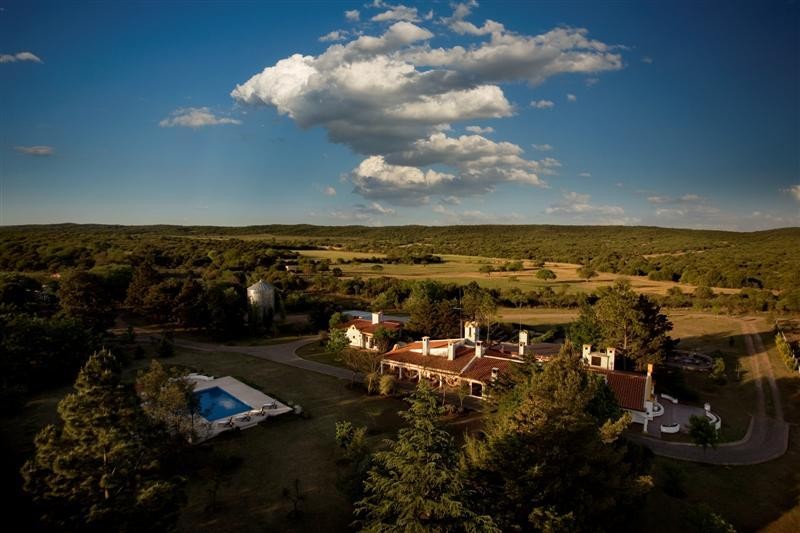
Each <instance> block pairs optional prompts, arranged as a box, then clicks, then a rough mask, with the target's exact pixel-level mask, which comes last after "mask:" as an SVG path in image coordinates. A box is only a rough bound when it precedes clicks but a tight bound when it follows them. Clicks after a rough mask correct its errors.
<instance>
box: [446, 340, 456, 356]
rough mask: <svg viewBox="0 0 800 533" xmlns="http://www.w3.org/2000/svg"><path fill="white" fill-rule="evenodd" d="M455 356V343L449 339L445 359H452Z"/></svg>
mask: <svg viewBox="0 0 800 533" xmlns="http://www.w3.org/2000/svg"><path fill="white" fill-rule="evenodd" d="M455 358H456V343H454V342H453V341H449V342H448V343H447V360H448V361H452V360H453V359H455Z"/></svg>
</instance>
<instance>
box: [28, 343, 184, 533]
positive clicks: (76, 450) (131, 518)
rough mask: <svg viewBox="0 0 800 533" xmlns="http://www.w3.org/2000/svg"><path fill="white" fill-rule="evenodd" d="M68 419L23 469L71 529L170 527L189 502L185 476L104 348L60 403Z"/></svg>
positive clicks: (39, 496) (56, 520) (46, 434)
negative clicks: (172, 472)
mask: <svg viewBox="0 0 800 533" xmlns="http://www.w3.org/2000/svg"><path fill="white" fill-rule="evenodd" d="M58 414H59V417H60V418H61V423H60V424H59V425H58V426H54V425H49V426H46V427H45V428H44V429H42V430H41V431H40V432H39V434H38V435H37V436H36V440H35V446H36V451H35V453H34V456H33V458H31V459H30V460H28V461H27V462H26V463H25V465H24V466H23V468H22V476H23V478H24V481H25V483H24V489H25V491H26V492H28V493H30V494H31V495H33V498H34V500H35V501H36V502H38V503H41V504H43V506H44V507H45V509H46V515H45V518H46V520H47V521H49V522H52V523H53V524H54V525H58V526H59V527H62V528H65V529H67V530H78V529H88V530H96V531H141V530H143V529H150V530H164V529H169V528H170V527H171V526H172V525H174V524H175V522H176V520H177V515H178V510H179V508H180V506H181V504H182V503H183V501H184V499H185V496H184V493H183V488H182V487H183V481H182V480H180V479H179V478H170V477H168V476H167V475H166V474H165V471H164V469H163V468H162V466H161V461H160V459H161V457H160V455H161V454H160V450H161V449H162V448H161V447H160V446H161V443H162V442H163V433H162V432H161V431H160V430H159V429H158V427H157V426H154V425H153V424H152V423H150V421H149V420H148V419H147V417H146V416H145V414H144V412H143V411H142V409H141V407H140V406H139V402H138V399H137V398H136V395H135V394H134V393H133V391H132V390H130V388H129V387H126V386H125V385H123V384H122V382H121V380H120V367H119V364H118V362H117V360H116V359H115V358H114V356H113V355H112V354H111V353H110V352H108V351H106V350H103V351H100V352H96V353H95V354H94V355H92V356H91V357H90V358H89V360H88V361H87V363H86V365H85V366H84V367H83V369H82V370H81V372H80V374H79V375H78V379H77V380H76V381H75V392H74V393H72V394H68V395H67V396H66V397H65V398H64V399H63V400H62V401H61V402H60V403H59V405H58Z"/></svg>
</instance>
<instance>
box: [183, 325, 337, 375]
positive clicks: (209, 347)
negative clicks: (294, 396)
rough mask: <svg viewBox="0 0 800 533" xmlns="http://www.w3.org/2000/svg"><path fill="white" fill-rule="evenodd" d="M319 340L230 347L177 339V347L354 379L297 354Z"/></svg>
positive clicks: (311, 337)
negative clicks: (254, 358)
mask: <svg viewBox="0 0 800 533" xmlns="http://www.w3.org/2000/svg"><path fill="white" fill-rule="evenodd" d="M316 340H319V336H317V335H313V336H308V337H300V338H299V339H298V340H296V341H291V342H287V343H283V344H266V345H263V346H228V345H225V344H214V343H210V342H200V341H190V340H186V339H175V345H176V346H180V347H181V348H188V349H189V350H196V351H199V352H229V353H239V354H245V355H250V356H253V357H258V358H259V359H264V360H266V361H272V362H273V363H280V364H282V365H289V366H293V367H296V368H301V369H303V370H310V371H311V372H316V373H318V374H325V375H326V376H332V377H335V378H339V379H347V380H351V379H353V373H352V372H350V371H349V370H347V369H346V368H340V367H338V366H333V365H326V364H325V363H318V362H316V361H309V360H308V359H303V358H302V357H298V356H297V355H296V354H295V351H297V349H298V348H300V347H301V346H303V345H305V344H308V343H309V342H312V341H316Z"/></svg>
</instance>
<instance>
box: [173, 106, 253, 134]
mask: <svg viewBox="0 0 800 533" xmlns="http://www.w3.org/2000/svg"><path fill="white" fill-rule="evenodd" d="M241 123H242V121H241V120H236V119H233V118H228V117H217V116H216V115H214V113H212V112H211V110H210V109H209V108H207V107H185V108H181V109H176V110H175V111H173V112H172V113H170V116H169V118H165V119H164V120H162V121H161V122H159V123H158V125H159V126H161V127H162V128H173V127H175V126H182V127H184V128H194V129H197V128H202V127H203V126H217V125H220V124H241Z"/></svg>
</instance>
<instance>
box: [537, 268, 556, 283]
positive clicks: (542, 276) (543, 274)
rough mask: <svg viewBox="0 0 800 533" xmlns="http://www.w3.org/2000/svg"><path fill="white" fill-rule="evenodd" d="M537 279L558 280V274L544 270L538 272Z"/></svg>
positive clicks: (547, 269)
mask: <svg viewBox="0 0 800 533" xmlns="http://www.w3.org/2000/svg"><path fill="white" fill-rule="evenodd" d="M536 278H537V279H541V280H544V281H549V280H551V279H556V273H555V272H553V271H552V270H550V269H549V268H543V269H541V270H539V271H538V272H536Z"/></svg>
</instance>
